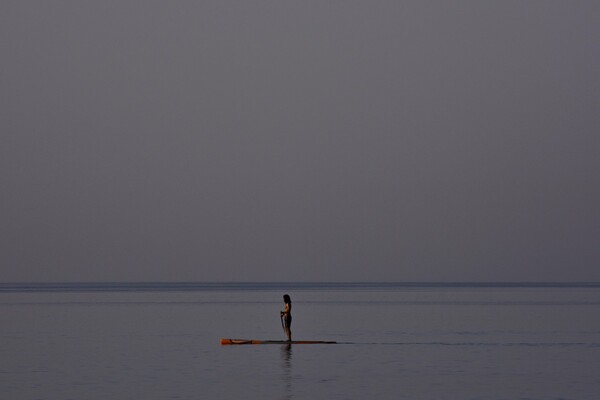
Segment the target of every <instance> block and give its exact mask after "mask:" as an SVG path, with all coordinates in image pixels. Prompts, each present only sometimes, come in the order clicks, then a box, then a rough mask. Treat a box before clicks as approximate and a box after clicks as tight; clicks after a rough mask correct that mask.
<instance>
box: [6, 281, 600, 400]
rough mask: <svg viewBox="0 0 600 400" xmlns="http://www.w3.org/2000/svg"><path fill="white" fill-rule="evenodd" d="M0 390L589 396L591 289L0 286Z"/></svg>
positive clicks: (599, 287) (10, 394)
mask: <svg viewBox="0 0 600 400" xmlns="http://www.w3.org/2000/svg"><path fill="white" fill-rule="evenodd" d="M284 293H288V294H290V296H291V298H292V302H293V324H292V331H293V335H294V339H295V340H327V341H337V342H339V344H319V345H279V344H275V345H242V346H221V345H220V344H219V339H220V338H222V337H223V338H242V339H277V340H283V339H284V338H285V336H284V334H283V330H282V328H281V321H280V318H279V310H281V309H282V308H283V302H282V295H283V294H284ZM0 398H2V399H11V400H21V399H23V400H24V399H27V400H33V399H49V400H51V399H65V400H66V399H77V400H79V399H82V400H83V399H85V400H93V399H112V400H115V399H116V400H118V399H146V400H147V399H261V400H264V399H329V400H336V399H340V400H341V399H589V400H596V399H600V284H598V283H587V284H586V283H581V284H531V283H510V284H484V283H480V284H465V283H462V284H461V283H453V284H440V283H99V284H98V283H96V284H76V283H71V284H0Z"/></svg>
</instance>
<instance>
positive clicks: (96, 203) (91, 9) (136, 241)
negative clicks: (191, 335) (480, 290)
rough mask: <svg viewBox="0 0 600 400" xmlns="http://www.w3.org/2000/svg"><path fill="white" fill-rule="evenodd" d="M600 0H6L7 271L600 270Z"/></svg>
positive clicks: (22, 275) (2, 93)
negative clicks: (599, 0)
mask: <svg viewBox="0 0 600 400" xmlns="http://www.w3.org/2000/svg"><path fill="white" fill-rule="evenodd" d="M598 21H600V3H599V2H597V1H590V2H584V1H569V2H566V1H497V2H488V1H472V2H465V1H440V2H437V1H414V2H404V1H389V2H388V1H363V2H355V1H339V2H328V1H301V2H299V1H298V2H296V1H294V2H285V1H284V2H282V1H239V2H237V1H236V2H232V1H223V0H218V1H200V2H194V1H173V2H171V1H169V2H165V1H146V0H145V1H123V0H120V1H66V2H65V1H27V2H24V1H6V0H5V1H2V3H1V4H0V57H1V64H0V73H1V75H0V131H1V136H0V183H1V188H2V189H1V194H0V202H1V203H0V221H1V224H0V281H95V280H99V281H116V280H142V281H154V280H169V281H185V280H208V281H213V280H240V281H244V280H250V281H256V280H274V281H281V280H292V281H294V280H299V281H313V280H326V281H346V280H395V281H415V280H435V281H457V280H472V281H487V280H490V281H495V280H500V281H509V280H535V281H556V280H566V281H586V280H595V281H600V268H599V266H600V265H599V260H600V257H599V256H600V245H599V244H600V211H599V206H598V205H599V204H600V174H599V172H600V157H599V156H598V155H599V150H600V78H599V72H598V71H600V48H599V38H600V23H598Z"/></svg>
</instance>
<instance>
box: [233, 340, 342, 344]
mask: <svg viewBox="0 0 600 400" xmlns="http://www.w3.org/2000/svg"><path fill="white" fill-rule="evenodd" d="M335 343H337V342H331V341H324V340H293V341H291V342H290V341H287V340H255V339H221V344H222V345H231V344H335Z"/></svg>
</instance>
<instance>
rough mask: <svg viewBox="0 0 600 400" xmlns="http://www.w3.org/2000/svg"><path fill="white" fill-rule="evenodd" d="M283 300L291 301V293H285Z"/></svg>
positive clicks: (285, 301)
mask: <svg viewBox="0 0 600 400" xmlns="http://www.w3.org/2000/svg"><path fill="white" fill-rule="evenodd" d="M283 302H284V303H291V302H292V299H290V295H289V294H284V295H283Z"/></svg>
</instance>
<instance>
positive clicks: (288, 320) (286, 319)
mask: <svg viewBox="0 0 600 400" xmlns="http://www.w3.org/2000/svg"><path fill="white" fill-rule="evenodd" d="M283 303H284V305H285V308H284V310H283V311H281V312H280V316H281V321H282V322H283V330H284V331H285V334H286V335H287V338H288V341H289V342H291V341H292V329H291V326H292V299H290V296H289V295H288V294H284V295H283Z"/></svg>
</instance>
